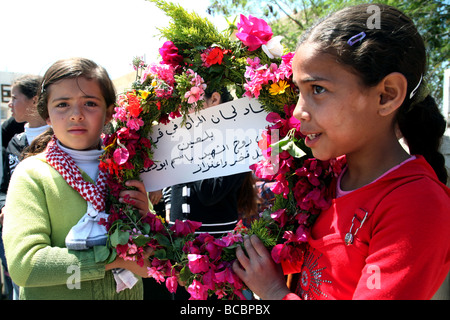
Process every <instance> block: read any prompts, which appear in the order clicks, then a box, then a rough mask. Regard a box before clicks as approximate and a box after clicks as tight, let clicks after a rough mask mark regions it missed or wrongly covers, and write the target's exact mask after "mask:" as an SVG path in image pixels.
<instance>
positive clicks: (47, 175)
mask: <svg viewBox="0 0 450 320" xmlns="http://www.w3.org/2000/svg"><path fill="white" fill-rule="evenodd" d="M82 174H83V177H84V179H86V181H90V182H92V180H91V179H90V178H89V176H88V175H87V174H85V173H84V172H82ZM86 209H87V202H86V201H85V200H84V199H83V198H82V197H81V196H80V195H79V194H78V192H77V191H75V190H74V189H72V188H71V187H70V186H69V185H68V184H67V182H66V181H65V180H64V179H63V177H62V176H61V175H60V174H59V173H58V172H57V171H56V170H55V169H53V168H52V167H51V166H50V165H48V164H47V163H46V161H45V157H44V156H43V154H39V155H36V156H33V157H30V158H27V159H25V160H23V161H22V162H20V163H19V165H18V166H17V167H16V169H15V171H14V174H13V176H12V178H11V182H10V184H9V189H8V194H7V199H6V204H5V207H4V208H3V212H4V213H5V217H4V228H3V241H4V245H5V251H6V260H7V263H8V268H9V272H10V274H11V278H12V280H13V281H14V283H16V284H17V285H19V286H20V287H21V288H20V299H33V300H36V299H70V300H74V299H85V300H86V299H89V300H91V299H107V300H109V299H142V298H143V285H142V280H141V279H140V280H139V282H138V283H137V284H136V285H135V286H134V287H133V288H132V289H125V290H123V291H121V292H119V293H117V292H116V284H115V280H114V277H113V275H112V272H111V271H105V264H104V263H96V262H95V260H94V252H93V250H92V249H89V250H82V251H75V250H69V249H67V248H66V247H65V238H66V235H67V233H68V232H69V230H70V229H71V228H72V227H73V226H74V225H75V224H76V223H77V222H78V221H79V220H80V219H81V217H82V216H83V215H84V214H85V213H86Z"/></svg>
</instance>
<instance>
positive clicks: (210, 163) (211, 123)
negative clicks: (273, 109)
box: [141, 98, 269, 191]
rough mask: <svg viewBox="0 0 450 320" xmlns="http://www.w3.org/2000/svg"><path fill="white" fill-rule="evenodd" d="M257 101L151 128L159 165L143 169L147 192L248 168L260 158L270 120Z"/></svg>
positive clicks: (240, 102) (237, 102)
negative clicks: (260, 146)
mask: <svg viewBox="0 0 450 320" xmlns="http://www.w3.org/2000/svg"><path fill="white" fill-rule="evenodd" d="M266 117H267V113H266V112H265V111H264V110H263V109H262V106H261V104H260V103H259V102H258V101H257V100H256V99H248V98H241V99H239V100H235V101H231V102H228V103H224V104H221V105H218V106H215V107H210V108H207V109H204V110H202V111H201V112H199V113H191V114H190V115H188V117H187V122H186V124H185V125H184V126H181V122H182V118H176V119H174V120H172V121H171V122H170V123H169V124H167V125H164V124H160V125H158V126H155V127H154V128H153V133H152V135H151V138H152V141H153V143H154V144H155V145H156V148H155V150H154V155H153V160H154V161H155V164H154V165H153V166H152V167H151V168H149V169H146V170H143V171H142V172H141V178H142V180H143V181H144V184H145V187H146V189H147V191H155V190H161V189H162V188H164V187H168V186H172V185H176V184H180V183H186V182H191V181H197V180H202V179H208V178H213V177H220V176H227V175H231V174H236V173H241V172H246V171H250V169H249V166H250V165H251V164H254V163H257V162H258V161H260V160H261V159H262V154H261V150H260V149H259V147H258V141H259V140H260V139H261V134H262V132H263V131H264V129H265V128H266V126H267V125H268V124H269V123H268V122H267V121H266Z"/></svg>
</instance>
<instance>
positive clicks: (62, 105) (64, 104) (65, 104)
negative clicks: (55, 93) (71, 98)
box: [56, 102, 68, 108]
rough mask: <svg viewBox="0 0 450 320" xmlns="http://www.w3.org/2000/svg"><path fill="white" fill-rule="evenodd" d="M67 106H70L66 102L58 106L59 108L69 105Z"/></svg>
mask: <svg viewBox="0 0 450 320" xmlns="http://www.w3.org/2000/svg"><path fill="white" fill-rule="evenodd" d="M67 106H68V104H67V103H66V102H61V103H59V104H58V105H57V106H56V107H57V108H64V107H67Z"/></svg>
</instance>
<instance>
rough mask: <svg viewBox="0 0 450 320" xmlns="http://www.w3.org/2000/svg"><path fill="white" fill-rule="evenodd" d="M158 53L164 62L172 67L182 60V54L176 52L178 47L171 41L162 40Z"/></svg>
mask: <svg viewBox="0 0 450 320" xmlns="http://www.w3.org/2000/svg"><path fill="white" fill-rule="evenodd" d="M159 54H160V55H161V57H162V60H163V62H164V63H165V64H170V65H171V66H172V67H174V68H175V67H176V66H178V65H180V64H181V63H182V62H183V56H181V55H179V54H178V48H177V47H176V46H175V45H174V44H173V42H172V41H166V42H164V44H163V46H162V47H161V48H160V49H159Z"/></svg>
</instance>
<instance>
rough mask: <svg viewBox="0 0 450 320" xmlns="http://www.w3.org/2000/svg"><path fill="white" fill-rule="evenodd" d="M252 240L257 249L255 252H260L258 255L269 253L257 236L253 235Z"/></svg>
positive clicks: (262, 255)
mask: <svg viewBox="0 0 450 320" xmlns="http://www.w3.org/2000/svg"><path fill="white" fill-rule="evenodd" d="M250 242H251V243H252V247H253V248H254V249H255V252H256V254H258V256H260V257H266V256H267V255H268V253H269V251H268V250H267V248H266V247H265V246H264V244H263V243H262V241H261V240H260V239H259V238H258V237H257V236H255V235H252V236H251V237H250Z"/></svg>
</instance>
